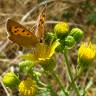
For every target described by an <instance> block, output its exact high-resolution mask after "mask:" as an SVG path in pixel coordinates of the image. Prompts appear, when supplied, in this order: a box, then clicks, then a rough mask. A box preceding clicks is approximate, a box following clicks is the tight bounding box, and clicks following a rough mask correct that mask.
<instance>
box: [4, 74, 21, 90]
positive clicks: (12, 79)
mask: <svg viewBox="0 0 96 96" xmlns="http://www.w3.org/2000/svg"><path fill="white" fill-rule="evenodd" d="M3 82H4V84H5V85H6V86H7V87H10V88H15V87H17V86H18V84H19V82H20V80H19V78H18V77H17V76H16V75H15V73H14V72H9V73H6V74H5V75H4V77H3Z"/></svg>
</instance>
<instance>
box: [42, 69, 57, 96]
mask: <svg viewBox="0 0 96 96" xmlns="http://www.w3.org/2000/svg"><path fill="white" fill-rule="evenodd" d="M44 73H45V75H46V78H47V81H48V88H49V89H50V94H51V96H58V94H57V93H56V92H55V91H54V90H53V88H52V85H51V82H50V80H49V78H48V73H47V72H46V71H44Z"/></svg>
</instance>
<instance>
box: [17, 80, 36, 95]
mask: <svg viewBox="0 0 96 96" xmlns="http://www.w3.org/2000/svg"><path fill="white" fill-rule="evenodd" d="M36 91H37V85H36V82H35V81H34V80H32V79H31V78H27V79H26V80H23V81H21V83H20V84H19V93H20V96H35V95H36Z"/></svg>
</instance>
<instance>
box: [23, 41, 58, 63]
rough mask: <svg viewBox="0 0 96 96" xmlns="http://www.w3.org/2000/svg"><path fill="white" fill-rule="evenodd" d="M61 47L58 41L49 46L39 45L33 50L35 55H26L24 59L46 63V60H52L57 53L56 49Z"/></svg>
mask: <svg viewBox="0 0 96 96" xmlns="http://www.w3.org/2000/svg"><path fill="white" fill-rule="evenodd" d="M58 45H59V41H58V40H56V41H54V42H53V43H52V44H50V45H49V46H48V45H46V44H44V43H39V44H37V46H36V47H35V48H34V49H33V53H32V54H31V53H30V54H27V55H24V56H23V58H24V59H27V60H32V61H35V62H40V61H45V60H46V59H50V58H51V56H52V55H53V54H54V53H55V49H56V47H57V46H58Z"/></svg>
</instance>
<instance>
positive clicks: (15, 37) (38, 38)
mask: <svg viewBox="0 0 96 96" xmlns="http://www.w3.org/2000/svg"><path fill="white" fill-rule="evenodd" d="M45 18H46V7H44V8H43V10H42V12H41V13H40V14H39V16H38V19H37V23H36V25H34V26H35V28H34V27H33V28H32V32H30V31H29V30H28V29H27V28H25V27H24V26H23V25H21V24H20V23H18V22H16V21H14V20H12V19H8V20H7V24H6V26H7V31H8V38H9V40H11V41H13V42H15V43H17V44H18V45H20V46H23V47H26V48H32V47H34V46H35V45H36V44H38V43H40V42H42V40H43V39H44V25H45Z"/></svg>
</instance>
